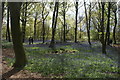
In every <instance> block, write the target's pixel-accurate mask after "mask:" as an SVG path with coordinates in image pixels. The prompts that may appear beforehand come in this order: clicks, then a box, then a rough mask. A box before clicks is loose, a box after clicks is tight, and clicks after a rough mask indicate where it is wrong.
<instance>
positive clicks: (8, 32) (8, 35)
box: [6, 6, 11, 42]
mask: <svg viewBox="0 0 120 80" xmlns="http://www.w3.org/2000/svg"><path fill="white" fill-rule="evenodd" d="M6 33H7V36H6V37H8V41H9V42H11V39H10V30H9V6H8V8H7V32H6Z"/></svg>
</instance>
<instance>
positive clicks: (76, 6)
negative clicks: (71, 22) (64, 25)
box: [75, 1, 78, 43]
mask: <svg viewBox="0 0 120 80" xmlns="http://www.w3.org/2000/svg"><path fill="white" fill-rule="evenodd" d="M75 8H76V16H75V20H76V21H75V26H76V27H75V43H77V16H78V2H77V1H76V5H75Z"/></svg>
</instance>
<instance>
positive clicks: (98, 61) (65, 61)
mask: <svg viewBox="0 0 120 80" xmlns="http://www.w3.org/2000/svg"><path fill="white" fill-rule="evenodd" d="M86 49H87V50H86ZM25 51H26V55H27V59H28V64H27V65H26V67H25V68H24V69H26V70H29V71H31V72H38V73H40V74H42V76H48V77H51V78H117V77H120V75H118V74H117V72H118V70H120V69H118V64H117V62H116V60H114V59H111V58H109V57H107V56H105V55H103V54H102V53H101V52H95V51H94V50H91V49H90V48H83V47H81V48H80V47H73V46H72V45H63V46H60V47H56V49H54V50H52V49H51V48H44V47H25ZM6 60H7V61H9V63H10V64H11V65H12V63H13V59H6Z"/></svg>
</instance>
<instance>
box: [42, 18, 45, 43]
mask: <svg viewBox="0 0 120 80" xmlns="http://www.w3.org/2000/svg"><path fill="white" fill-rule="evenodd" d="M42 26H43V43H44V42H45V22H44V20H43V25H42Z"/></svg>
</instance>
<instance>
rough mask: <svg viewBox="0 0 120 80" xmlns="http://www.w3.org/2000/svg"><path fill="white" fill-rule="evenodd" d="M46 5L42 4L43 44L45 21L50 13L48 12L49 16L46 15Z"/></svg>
mask: <svg viewBox="0 0 120 80" xmlns="http://www.w3.org/2000/svg"><path fill="white" fill-rule="evenodd" d="M45 5H46V4H45V3H42V30H43V31H42V32H43V43H44V42H45V20H46V18H47V16H48V14H49V12H47V14H45V13H44V12H45Z"/></svg>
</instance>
